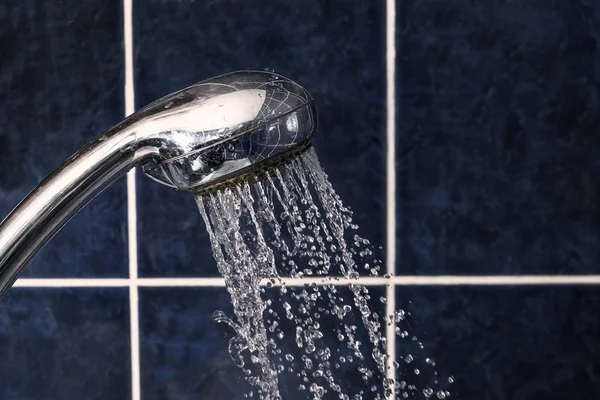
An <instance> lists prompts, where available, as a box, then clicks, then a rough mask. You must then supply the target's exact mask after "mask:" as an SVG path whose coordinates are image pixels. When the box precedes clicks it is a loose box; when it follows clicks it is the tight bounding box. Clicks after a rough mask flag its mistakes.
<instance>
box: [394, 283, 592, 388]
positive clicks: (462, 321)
mask: <svg viewBox="0 0 600 400" xmlns="http://www.w3.org/2000/svg"><path fill="white" fill-rule="evenodd" d="M396 293H397V295H396V296H397V302H398V308H403V309H404V310H405V311H406V312H411V315H410V316H409V317H408V318H407V320H406V321H405V322H403V323H402V324H400V326H401V327H403V328H404V327H408V329H409V331H410V332H411V334H412V333H413V332H414V334H415V335H417V336H418V338H419V340H420V341H422V342H423V345H424V354H423V356H425V357H431V359H432V360H434V362H435V363H436V365H435V367H431V365H429V364H427V363H425V362H423V359H421V360H417V361H414V362H413V363H412V364H411V365H407V364H406V363H402V362H401V364H403V365H402V367H401V368H402V375H401V377H403V378H406V379H414V376H415V375H414V372H412V365H414V364H418V362H420V364H421V365H425V366H427V367H428V369H427V370H428V371H429V373H430V374H429V375H428V376H429V377H435V375H431V373H432V371H435V372H437V373H438V383H437V385H436V384H435V382H434V379H428V380H427V383H428V384H429V385H430V386H431V388H434V389H436V390H439V389H444V390H449V391H450V393H451V397H450V398H460V399H498V400H501V399H502V400H503V399H507V400H508V399H511V400H513V399H514V400H525V399H540V398H543V399H552V400H554V399H556V400H558V399H585V398H595V397H597V396H598V395H599V389H598V379H597V377H596V376H597V371H598V369H599V368H600V362H599V361H598V359H599V357H598V356H599V354H600V348H599V347H598V343H597V342H598V341H597V336H598V319H597V318H596V316H595V314H594V313H593V312H590V310H593V309H595V308H597V307H598V305H599V302H600V290H598V288H597V287H595V286H579V287H570V286H558V287H557V286H551V287H548V286H540V287H412V288H403V287H400V288H398V289H397V290H396ZM407 342H408V338H407V339H401V340H399V341H398V342H397V348H398V353H397V354H398V359H399V360H401V359H404V357H405V356H406V355H407V354H410V349H407V348H406V345H407ZM413 354H414V353H413ZM423 370H425V369H423ZM448 378H452V379H453V380H454V383H452V384H449V383H448Z"/></svg>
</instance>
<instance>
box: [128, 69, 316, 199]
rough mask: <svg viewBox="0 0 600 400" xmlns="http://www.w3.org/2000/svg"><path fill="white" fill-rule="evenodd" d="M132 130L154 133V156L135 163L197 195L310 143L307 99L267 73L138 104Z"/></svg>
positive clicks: (311, 111) (238, 75)
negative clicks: (139, 117) (156, 139)
mask: <svg viewBox="0 0 600 400" xmlns="http://www.w3.org/2000/svg"><path fill="white" fill-rule="evenodd" d="M139 112H141V113H145V114H147V115H146V116H145V117H144V119H143V120H142V121H140V122H141V123H138V124H139V125H141V126H140V127H139V129H141V130H142V131H147V130H149V131H151V132H153V135H157V134H158V137H159V138H160V145H159V146H158V152H159V157H154V158H151V159H149V160H147V161H145V162H143V163H142V171H143V172H144V173H145V174H146V175H148V176H149V177H151V178H152V179H154V180H156V181H158V182H160V183H163V184H165V185H168V186H171V187H173V188H176V189H181V190H188V191H195V192H202V191H203V189H206V188H209V187H211V186H212V187H215V186H217V185H219V184H223V183H227V182H229V181H231V180H232V179H234V178H236V177H240V176H243V175H246V174H249V173H252V172H255V171H257V170H258V169H259V168H261V167H263V166H265V165H269V164H271V163H274V162H277V160H279V159H281V158H282V157H285V156H286V155H288V154H290V153H292V152H297V151H300V150H302V149H304V148H306V147H307V146H309V145H310V142H311V139H312V137H313V134H314V132H315V130H316V127H317V114H316V110H315V106H314V101H313V98H312V97H311V96H310V94H309V93H308V92H307V91H306V90H305V89H304V88H303V87H301V86H299V85H298V84H296V83H294V82H292V81H291V80H289V79H287V78H284V77H282V76H279V75H276V74H274V73H271V72H263V71H244V72H234V73H230V74H226V75H221V76H218V77H216V78H212V79H210V80H207V81H204V82H200V83H198V84H196V85H193V86H190V87H188V88H186V89H184V90H182V91H179V92H177V93H174V94H171V95H169V96H167V97H165V98H163V99H160V100H158V101H156V102H154V103H153V104H151V105H149V106H147V107H145V108H144V109H142V110H140V111H139Z"/></svg>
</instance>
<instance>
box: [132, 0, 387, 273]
mask: <svg viewBox="0 0 600 400" xmlns="http://www.w3.org/2000/svg"><path fill="white" fill-rule="evenodd" d="M384 11H385V9H384V3H382V2H364V1H347V0H335V1H333V0H332V1H325V2H323V1H316V0H311V1H303V2H302V3H301V4H298V3H297V2H289V1H287V0H277V1H271V2H269V5H268V7H265V4H264V2H262V1H258V0H251V1H248V0H243V1H242V0H237V1H234V0H227V1H219V2H206V1H196V2H190V1H185V2H164V1H162V0H152V1H149V2H144V3H143V5H142V2H139V3H137V4H136V8H135V13H134V16H135V21H134V22H135V23H134V26H135V43H136V49H137V51H136V88H137V93H136V98H137V99H138V105H140V106H141V105H144V104H147V103H149V102H151V101H152V100H154V99H156V98H158V97H160V96H163V95H164V94H167V93H169V92H171V91H174V90H177V89H180V88H182V87H185V86H186V85H190V84H193V83H195V82H197V81H200V80H203V79H206V78H209V77H212V76H215V75H219V74H221V73H224V72H228V71H232V70H237V69H263V68H272V69H274V70H275V71H276V72H278V73H281V74H283V75H285V76H288V77H290V78H291V79H294V80H296V81H297V82H299V83H300V84H302V85H303V86H305V87H306V88H307V89H308V90H309V91H310V92H311V93H312V94H313V96H314V97H315V99H316V103H317V107H318V110H319V117H320V128H319V133H318V136H317V137H316V138H315V147H316V149H317V152H318V154H319V157H320V159H321V161H322V164H323V166H324V168H325V170H326V172H327V173H328V174H329V177H330V179H331V181H332V183H333V185H334V187H335V188H336V190H337V191H338V192H339V193H340V195H341V197H342V199H343V200H344V201H345V202H346V203H347V204H348V205H349V206H350V207H351V208H353V209H354V211H355V213H356V217H355V219H356V222H357V223H359V224H360V225H361V226H362V235H363V236H365V237H368V238H369V239H371V241H372V242H373V243H374V244H377V245H380V244H383V228H384V219H385V215H384V213H385V209H384V208H385V206H384V200H383V199H384V186H385V182H384V179H385V177H384V175H385V168H384V162H385V161H384V159H385V156H384V154H385V151H384V147H385V142H384V140H385V134H384V131H385V126H384V125H385V122H384V118H385V117H384V114H385V64H384V60H385V56H384V48H385V23H384V21H385V18H384ZM207 16H210V17H207ZM139 193H140V198H142V199H144V200H143V202H140V215H139V219H138V221H139V224H140V228H141V229H140V249H139V252H140V254H139V260H140V269H141V271H140V273H141V274H143V275H168V276H185V275H192V274H193V275H199V274H201V275H216V274H217V270H216V266H215V263H214V262H212V261H210V258H211V252H210V249H209V243H208V239H207V236H206V234H205V233H204V232H203V231H204V228H203V224H202V222H201V218H200V216H199V215H198V212H197V211H196V210H195V206H194V205H193V202H192V200H191V199H187V200H184V199H185V198H186V197H189V196H187V195H184V194H181V193H173V192H172V191H171V190H170V189H169V188H166V187H160V186H157V185H156V183H154V182H151V181H149V180H148V179H147V178H140V179H139Z"/></svg>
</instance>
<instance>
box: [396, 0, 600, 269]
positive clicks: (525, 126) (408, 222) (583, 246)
mask: <svg viewBox="0 0 600 400" xmlns="http://www.w3.org/2000/svg"><path fill="white" fill-rule="evenodd" d="M396 4H397V9H398V12H397V15H398V25H397V30H396V33H397V42H398V57H397V84H398V86H397V90H398V100H397V105H398V114H397V115H398V122H397V128H398V130H397V135H396V137H397V155H398V158H397V176H398V185H397V186H398V196H399V200H398V205H397V207H398V208H397V210H398V215H399V220H398V246H399V256H398V257H399V260H400V262H399V264H398V273H401V274H415V273H416V274H533V273H542V274H553V273H598V272H599V271H600V268H599V267H598V264H599V262H600V252H598V246H599V245H600V224H599V222H600V208H599V206H598V201H597V199H598V198H599V197H600V185H598V184H597V182H598V181H599V178H600V163H599V162H598V160H599V159H598V156H597V154H598V150H599V149H600V136H598V135H597V134H596V130H597V126H598V124H599V122H600V112H599V111H598V110H599V106H600V102H599V101H600V100H599V99H600V64H598V54H599V52H598V46H599V43H600V7H599V5H598V2H596V1H593V0H591V1H585V0H583V1H576V2H572V1H565V0H551V1H528V2H521V1H504V0H492V1H484V2H482V1H478V0H458V1H449V2H445V1H435V0H424V1H418V2H417V1H398V2H397V3H396Z"/></svg>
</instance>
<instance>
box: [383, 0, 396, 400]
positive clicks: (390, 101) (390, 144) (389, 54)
mask: <svg viewBox="0 0 600 400" xmlns="http://www.w3.org/2000/svg"><path fill="white" fill-rule="evenodd" d="M395 25H396V2H395V0H387V3H386V116H387V118H386V143H387V149H386V150H387V151H386V206H387V207H386V214H387V215H386V221H387V226H386V232H387V233H386V235H387V236H386V245H387V246H386V247H387V252H386V265H387V268H386V269H387V273H388V274H389V275H390V276H393V275H394V273H395V272H396V271H395V267H396V138H395V135H396V97H395V96H396V93H395V84H396V76H395V74H396V41H395V36H394V35H395ZM395 289H396V285H389V284H388V285H387V286H386V300H387V301H386V305H385V308H386V312H385V313H386V315H387V317H388V318H389V321H388V323H387V324H386V329H385V338H386V349H385V352H386V354H387V359H386V379H387V381H388V383H391V384H390V385H389V388H390V391H389V393H388V394H387V395H386V397H387V398H388V399H395V398H396V388H395V386H394V384H393V382H394V381H395V377H396V368H395V367H394V364H395V363H396V340H395V339H396V332H395V330H396V323H395V319H394V313H395V311H396V291H395Z"/></svg>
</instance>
